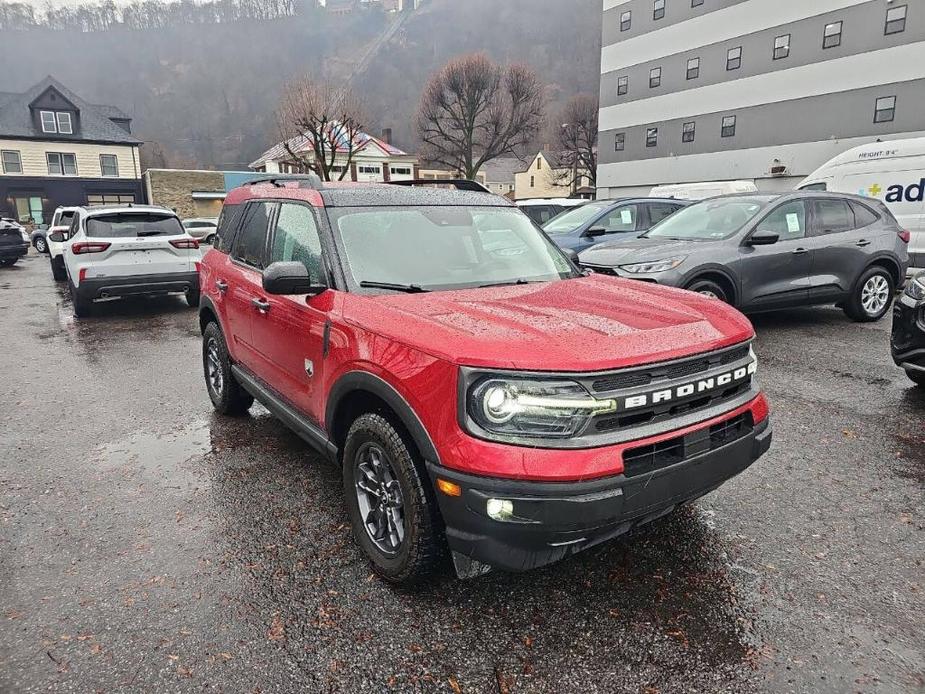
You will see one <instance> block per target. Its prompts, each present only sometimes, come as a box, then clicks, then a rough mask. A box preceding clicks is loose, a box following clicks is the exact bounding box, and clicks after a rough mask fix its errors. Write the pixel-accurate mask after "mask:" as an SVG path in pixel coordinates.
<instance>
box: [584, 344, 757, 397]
mask: <svg viewBox="0 0 925 694" xmlns="http://www.w3.org/2000/svg"><path fill="white" fill-rule="evenodd" d="M748 349H749V348H748V345H745V346H743V347H736V348H735V349H730V350H727V351H725V352H720V353H717V354H711V355H707V356H703V357H696V358H694V359H690V360H686V361H681V362H674V363H670V364H663V365H658V364H653V365H652V366H650V367H644V368H641V369H633V370H631V371H624V372H617V373H613V374H608V375H606V376H602V377H600V378H597V379H595V380H594V381H592V382H591V389H592V390H593V391H594V392H595V393H606V392H609V391H612V390H620V389H622V388H638V387H639V386H647V385H649V384H650V383H655V382H657V381H663V380H670V379H675V378H684V377H685V376H693V375H695V374H699V373H703V372H704V371H707V370H708V369H711V368H714V367H717V366H723V365H725V364H731V363H733V362H735V361H738V360H740V359H745V357H747V356H748Z"/></svg>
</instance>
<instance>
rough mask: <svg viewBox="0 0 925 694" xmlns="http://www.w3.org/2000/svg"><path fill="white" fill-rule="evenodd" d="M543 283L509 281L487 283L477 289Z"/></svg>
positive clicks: (522, 280) (521, 280) (518, 280)
mask: <svg viewBox="0 0 925 694" xmlns="http://www.w3.org/2000/svg"><path fill="white" fill-rule="evenodd" d="M545 281H546V280H533V282H531V281H530V280H525V279H517V280H510V281H509V282H489V283H488V284H480V285H479V289H485V288H486V287H510V286H512V285H517V284H534V283H536V282H545Z"/></svg>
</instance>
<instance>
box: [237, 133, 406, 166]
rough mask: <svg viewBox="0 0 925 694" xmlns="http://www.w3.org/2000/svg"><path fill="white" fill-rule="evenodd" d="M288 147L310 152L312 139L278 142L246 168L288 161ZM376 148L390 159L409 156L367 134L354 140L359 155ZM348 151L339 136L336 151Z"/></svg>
mask: <svg viewBox="0 0 925 694" xmlns="http://www.w3.org/2000/svg"><path fill="white" fill-rule="evenodd" d="M287 144H288V145H289V149H291V150H292V151H293V152H296V153H297V154H299V153H302V152H310V151H311V150H312V137H311V135H307V134H306V135H296V136H295V137H293V138H290V139H289V140H285V141H284V142H280V143H279V144H276V145H273V146H272V147H270V149H268V150H267V151H266V152H264V153H263V154H261V155H260V158H258V159H257V160H255V161H252V162H251V163H250V164H248V166H249V167H250V168H252V169H256V168H257V167H258V166H263V165H264V164H266V163H267V162H270V161H284V160H286V159H289V156H290V155H289V152H288V151H287V150H286V145H287ZM370 146H376V147H378V148H379V149H381V150H382V151H383V152H385V153H386V155H387V156H390V157H407V156H411V155H409V154H408V153H407V152H405V151H403V150H401V149H399V148H398V147H395V146H394V145H390V144H388V143H387V142H386V141H385V140H380V139H379V138H378V137H373V136H372V135H370V134H369V133H362V132H361V133H358V134H357V135H356V137H355V138H354V150H355V152H357V153H359V152H362V151H363V150H364V149H366V148H368V147H370ZM347 149H348V141H347V137H346V134H343V135H339V136H338V138H337V151H338V152H341V153H344V154H346V153H347Z"/></svg>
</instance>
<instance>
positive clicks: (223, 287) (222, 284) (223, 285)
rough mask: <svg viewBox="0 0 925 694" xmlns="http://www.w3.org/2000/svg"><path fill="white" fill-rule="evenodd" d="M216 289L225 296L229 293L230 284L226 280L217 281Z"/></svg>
mask: <svg viewBox="0 0 925 694" xmlns="http://www.w3.org/2000/svg"><path fill="white" fill-rule="evenodd" d="M215 288H216V289H218V291H220V292H221V293H222V294H224V293H225V292H227V291H228V283H227V282H226V281H225V280H215Z"/></svg>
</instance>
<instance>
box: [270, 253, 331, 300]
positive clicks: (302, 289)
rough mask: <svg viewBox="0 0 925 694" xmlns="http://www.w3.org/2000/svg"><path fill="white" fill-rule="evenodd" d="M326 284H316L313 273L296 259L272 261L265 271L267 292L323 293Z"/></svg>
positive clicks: (312, 294) (313, 294)
mask: <svg viewBox="0 0 925 694" xmlns="http://www.w3.org/2000/svg"><path fill="white" fill-rule="evenodd" d="M325 289H327V287H326V286H324V285H323V284H315V283H314V282H313V281H312V277H311V273H310V272H309V271H308V268H307V267H305V266H304V265H303V264H302V263H299V262H296V261H290V262H278V263H271V264H270V266H269V267H267V269H266V270H264V271H263V290H264V291H265V292H266V293H267V294H283V295H285V294H310V295H311V296H315V295H316V294H321V292H323V291H324V290H325Z"/></svg>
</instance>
